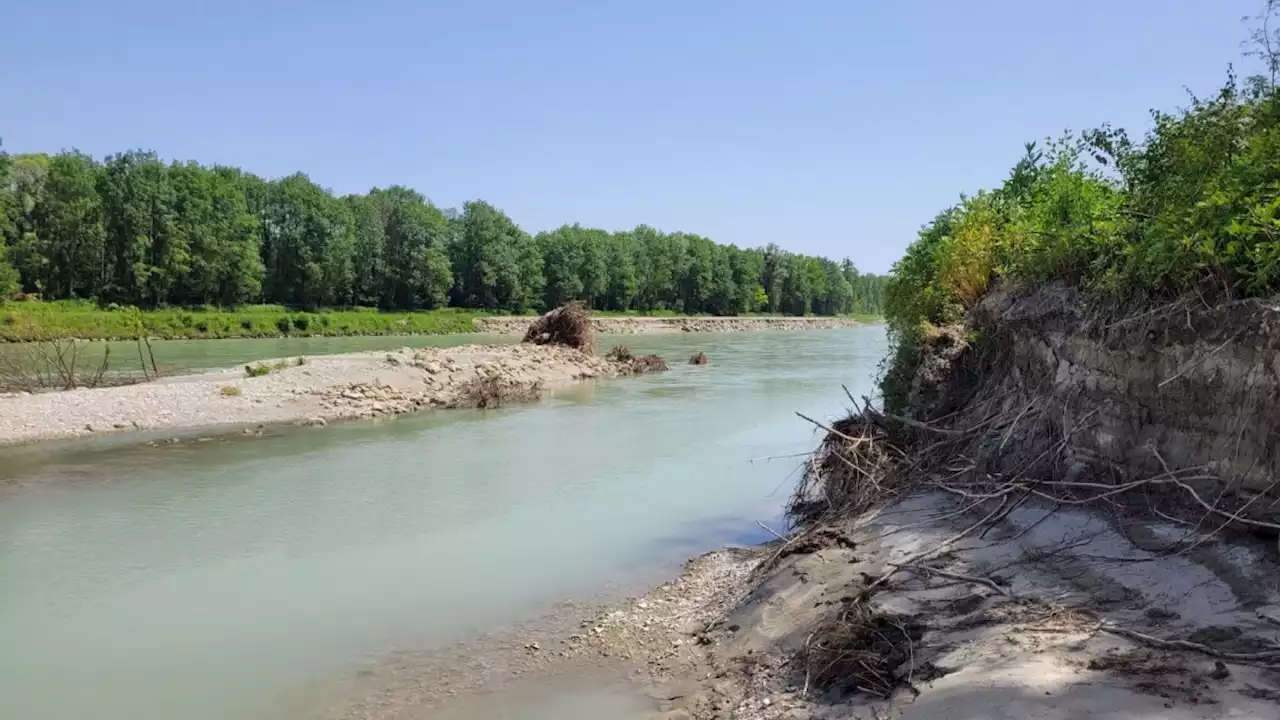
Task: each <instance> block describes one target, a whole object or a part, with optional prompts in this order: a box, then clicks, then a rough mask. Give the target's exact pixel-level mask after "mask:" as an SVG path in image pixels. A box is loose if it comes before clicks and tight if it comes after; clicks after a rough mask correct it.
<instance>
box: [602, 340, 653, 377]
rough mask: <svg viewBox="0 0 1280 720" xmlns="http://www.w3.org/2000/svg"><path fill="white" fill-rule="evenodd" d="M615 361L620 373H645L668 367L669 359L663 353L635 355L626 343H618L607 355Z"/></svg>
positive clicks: (609, 359) (608, 358) (606, 356)
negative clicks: (665, 358)
mask: <svg viewBox="0 0 1280 720" xmlns="http://www.w3.org/2000/svg"><path fill="white" fill-rule="evenodd" d="M605 359H606V360H608V361H610V362H612V363H614V364H615V366H616V367H617V370H618V374H619V375H644V374H645V373H651V372H662V371H664V370H666V369H667V361H666V360H664V359H662V356H661V355H634V354H632V352H631V349H630V348H628V347H627V346H626V345H616V346H614V348H613V349H612V350H610V351H609V353H608V354H607V355H605Z"/></svg>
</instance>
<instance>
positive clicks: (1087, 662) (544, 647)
mask: <svg viewBox="0 0 1280 720" xmlns="http://www.w3.org/2000/svg"><path fill="white" fill-rule="evenodd" d="M982 514H983V513H980V512H968V513H966V512H964V508H963V507H959V506H957V504H956V503H955V502H954V500H953V499H951V498H950V497H949V496H946V495H945V494H943V493H936V492H935V493H923V494H920V495H916V496H913V497H910V498H907V499H904V500H902V501H899V502H896V503H893V504H891V505H888V506H886V507H884V508H882V509H881V510H880V511H878V512H874V513H870V514H868V515H865V516H862V517H860V518H856V519H850V520H849V521H848V523H847V524H845V525H843V526H838V527H836V526H833V527H830V528H827V529H825V530H824V531H823V532H821V533H818V534H808V535H804V536H801V537H796V538H789V539H788V540H786V541H778V542H775V543H772V544H770V545H768V546H764V547H760V548H753V549H729V550H721V551H716V552H713V553H709V554H707V555H704V556H701V557H699V558H696V559H694V560H692V561H691V562H690V563H689V564H688V566H687V567H686V569H685V571H684V573H682V574H681V575H680V576H679V577H678V578H676V579H674V580H672V581H671V582H669V583H666V584H663V585H662V586H660V587H658V588H656V589H654V590H653V591H652V592H650V593H648V594H647V595H645V596H643V597H639V598H635V599H632V600H629V601H625V602H622V603H621V604H618V605H613V606H610V607H608V608H605V609H603V610H601V611H599V612H598V613H595V614H594V615H590V616H588V617H587V618H586V619H585V620H583V621H582V622H581V623H580V624H578V625H577V627H575V628H572V629H568V630H564V629H561V630H559V631H558V633H557V632H551V633H548V632H538V631H536V630H529V629H521V630H520V631H519V632H518V634H517V635H515V636H511V637H505V638H497V639H495V640H494V641H493V642H491V643H489V644H488V645H487V646H486V647H485V648H484V650H483V651H478V650H477V649H476V647H475V646H471V647H470V648H469V649H468V650H467V651H464V652H462V653H461V654H460V655H455V656H450V657H451V659H450V660H449V661H448V662H440V663H429V664H422V665H412V666H406V667H404V668H401V672H402V674H401V676H400V678H398V679H397V681H396V682H394V683H389V684H387V685H382V686H379V687H377V688H376V689H372V692H373V695H372V696H371V697H374V698H376V703H372V702H363V701H360V702H357V704H356V707H358V708H359V709H358V710H357V709H356V708H346V709H339V710H338V713H337V716H339V717H343V718H360V719H361V720H366V719H369V718H377V719H379V720H386V719H389V718H417V717H429V716H431V717H434V715H433V713H435V712H438V711H443V712H445V713H446V714H447V713H448V712H450V711H452V710H456V709H460V708H467V707H470V704H471V703H473V702H474V700H475V698H476V697H479V696H483V695H485V694H492V693H494V692H504V690H502V688H503V687H504V686H507V685H509V684H514V683H524V684H530V683H531V684H534V685H537V684H540V683H544V682H551V681H552V680H553V679H554V678H556V677H558V676H562V675H564V674H565V673H570V672H572V673H582V672H587V671H589V670H591V669H593V668H595V669H599V668H607V667H611V668H622V674H623V675H624V676H625V677H628V678H629V682H630V683H631V686H632V689H633V691H634V692H635V693H636V694H638V695H641V696H643V697H647V698H649V700H650V705H651V712H652V713H653V717H654V718H665V719H666V720H712V719H717V720H720V719H735V720H757V719H758V720H766V719H767V720H773V719H778V720H801V719H808V718H830V719H832V720H834V719H836V718H840V719H848V718H894V719H895V720H969V719H977V718H981V719H983V720H986V719H992V720H995V719H1000V720H1024V719H1025V718H1046V719H1047V718H1062V719H1063V720H1066V719H1067V718H1099V719H1104V718H1105V719H1107V720H1121V719H1122V718H1123V719H1125V720H1134V719H1138V720H1192V719H1205V718H1222V717H1239V718H1271V717H1275V716H1276V711H1277V703H1278V702H1280V652H1276V651H1273V650H1271V648H1273V647H1274V642H1275V640H1274V639H1275V636H1276V635H1277V634H1280V604H1278V603H1280V588H1278V587H1277V585H1276V582H1275V575H1274V561H1273V560H1272V559H1271V558H1270V557H1269V556H1268V555H1267V552H1268V548H1266V547H1264V546H1262V545H1261V544H1251V543H1248V542H1231V543H1228V542H1222V541H1217V540H1208V541H1206V542H1205V543H1204V544H1202V545H1200V546H1199V547H1198V548H1197V549H1196V551H1195V552H1191V553H1186V554H1182V555H1177V554H1174V555H1170V554H1168V553H1165V552H1162V549H1163V548H1164V547H1166V546H1167V543H1168V542H1169V541H1170V539H1172V538H1174V537H1177V536H1180V535H1181V534H1182V533H1184V532H1185V528H1180V527H1177V526H1175V525H1172V524H1166V523H1162V522H1140V523H1132V524H1126V525H1124V526H1121V525H1118V524H1117V522H1116V520H1115V518H1114V517H1109V516H1106V515H1104V514H1099V513H1092V512H1087V511H1084V510H1078V511H1055V510H1054V508H1052V507H1051V506H1044V507H1042V506H1037V505H1035V504H1027V505H1024V506H1023V507H1021V508H1018V509H1016V510H1015V511H1014V512H1011V513H1010V514H1009V515H1008V516H1007V517H1005V518H1004V519H1003V520H1001V521H999V522H998V523H996V525H995V526H994V527H992V528H991V529H990V531H989V532H987V533H986V534H985V535H984V536H976V535H975V536H973V537H972V538H970V540H968V541H966V542H964V543H956V544H954V545H950V544H949V541H951V540H952V539H953V538H954V537H955V536H956V535H957V534H958V533H960V532H963V530H964V529H965V528H967V527H968V526H970V525H972V524H973V523H974V522H975V521H976V520H978V519H980V517H981V515H982ZM962 552H963V554H961V553H962ZM881 579H883V581H882V580H881ZM855 597H862V598H863V599H864V600H866V601H867V607H869V608H870V609H871V610H872V612H874V613H876V614H877V615H878V616H879V617H881V618H883V620H882V621H881V622H880V624H879V625H877V626H876V627H875V628H874V629H873V632H871V633H869V634H868V636H867V637H865V638H861V639H858V640H857V641H856V642H851V643H848V644H845V645H840V644H839V643H840V642H841V636H840V635H839V633H838V632H835V631H834V630H833V628H840V627H843V626H846V625H847V623H848V622H849V621H848V618H847V613H849V612H850V611H851V610H850V608H851V607H852V605H853V601H854V598H855ZM898 628H901V634H898V635H895V633H898V632H899V631H898ZM886 638H887V639H888V641H887V642H882V641H883V640H885V639H886ZM1177 643H1186V644H1185V645H1183V646H1181V647H1179V646H1175V645H1176V644H1177ZM476 666H482V667H484V668H485V669H486V674H485V677H484V680H483V682H482V683H479V684H477V681H476V679H475V678H474V667H476ZM426 667H431V668H432V671H431V672H430V673H426V672H424V668H426ZM867 668H874V672H871V671H868V670H867ZM881 672H883V673H885V674H884V675H883V676H879V675H878V673H881ZM428 677H429V680H427V679H426V678H428ZM877 677H887V678H890V680H889V683H890V684H889V685H880V684H879V683H880V682H883V681H882V680H878V679H876V678H877ZM627 717H632V716H631V715H628V716H627Z"/></svg>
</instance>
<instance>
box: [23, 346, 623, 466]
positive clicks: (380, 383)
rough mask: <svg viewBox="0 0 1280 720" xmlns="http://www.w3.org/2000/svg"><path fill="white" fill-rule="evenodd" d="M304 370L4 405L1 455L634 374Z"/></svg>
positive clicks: (535, 366)
mask: <svg viewBox="0 0 1280 720" xmlns="http://www.w3.org/2000/svg"><path fill="white" fill-rule="evenodd" d="M301 362H302V364H299V361H298V359H297V358H283V359H281V360H280V361H265V362H264V363H262V364H263V365H266V366H267V367H270V368H272V369H271V371H270V372H269V373H268V374H265V375H261V376H259V377H249V376H248V373H247V372H246V370H245V368H243V367H238V368H230V369H226V370H217V371H211V372H205V373H199V374H195V375H183V376H177V377H168V378H163V379H161V380H158V381H155V382H150V383H143V384H138V385H127V386H120V387H108V388H95V389H80V390H70V391H64V392H46V393H36V394H25V393H19V394H10V395H5V396H0V445H15V444H22V443H31V442H37V441H43V440H55V439H63V438H74V437H84V436H90V435H98V434H106V433H124V432H132V431H138V430H181V429H187V430H190V429H194V428H201V427H220V428H225V429H234V428H236V427H243V428H245V430H246V431H248V432H252V431H253V430H254V429H255V428H257V426H259V425H267V424H288V423H297V424H310V425H323V424H325V423H327V422H330V421H334V420H343V419H354V418H375V417H380V416H390V415H396V414H399V413H405V412H412V411H414V410H421V409H428V408H447V407H457V406H466V404H467V399H466V398H465V397H464V394H466V393H467V392H468V391H469V389H470V388H472V387H473V386H474V384H475V383H477V382H479V381H486V382H488V383H490V384H491V386H493V387H498V388H502V389H505V390H508V391H519V392H515V393H514V394H523V395H530V394H532V395H536V394H537V393H539V392H541V391H544V390H550V389H554V388H555V387H558V386H563V385H566V384H569V383H572V382H574V381H577V380H582V379H587V378H595V377H612V376H614V375H618V374H625V372H626V368H623V367H620V366H619V365H618V364H617V363H613V362H610V361H608V360H605V359H603V358H597V357H593V356H589V355H585V354H583V353H581V352H578V351H577V350H573V349H569V348H564V347H558V346H549V345H546V346H536V345H492V346H490V345H468V346H462V347H454V348H426V349H417V350H413V349H409V348H402V349H400V350H397V351H393V352H364V353H351V354H347V355H330V356H321V357H308V358H305V359H303V360H302V361H301ZM486 379H487V380H486ZM472 406H474V405H472Z"/></svg>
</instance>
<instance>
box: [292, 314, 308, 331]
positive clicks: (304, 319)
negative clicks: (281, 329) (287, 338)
mask: <svg viewBox="0 0 1280 720" xmlns="http://www.w3.org/2000/svg"><path fill="white" fill-rule="evenodd" d="M293 326H294V327H295V328H297V329H298V330H299V331H301V332H306V331H307V328H309V327H311V316H309V315H298V316H297V317H295V318H294V319H293Z"/></svg>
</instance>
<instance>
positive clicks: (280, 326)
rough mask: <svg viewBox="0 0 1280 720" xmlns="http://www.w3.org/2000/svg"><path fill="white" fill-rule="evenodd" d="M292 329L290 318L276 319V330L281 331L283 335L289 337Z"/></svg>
mask: <svg viewBox="0 0 1280 720" xmlns="http://www.w3.org/2000/svg"><path fill="white" fill-rule="evenodd" d="M292 328H293V323H291V322H290V321H289V318H288V316H284V315H282V316H281V317H278V318H276V329H277V330H279V331H280V334H281V335H288V334H289V330H290V329H292Z"/></svg>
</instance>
